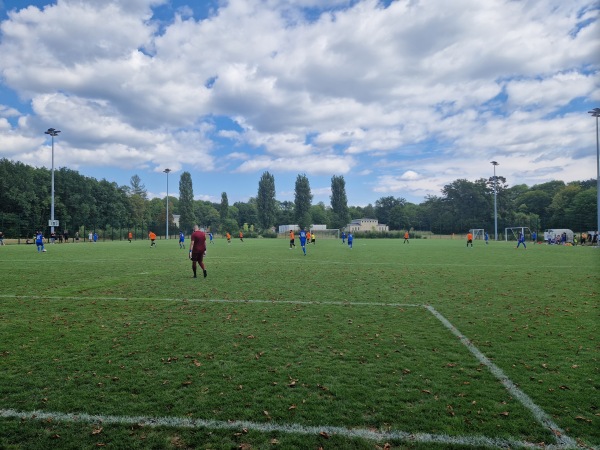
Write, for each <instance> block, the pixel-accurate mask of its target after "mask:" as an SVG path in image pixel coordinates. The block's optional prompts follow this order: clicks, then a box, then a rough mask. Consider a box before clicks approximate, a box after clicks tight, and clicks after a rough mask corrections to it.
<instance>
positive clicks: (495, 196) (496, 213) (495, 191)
mask: <svg viewBox="0 0 600 450" xmlns="http://www.w3.org/2000/svg"><path fill="white" fill-rule="evenodd" d="M491 164H492V165H493V166H494V240H495V241H497V240H498V178H496V166H498V165H499V163H497V162H496V161H491Z"/></svg>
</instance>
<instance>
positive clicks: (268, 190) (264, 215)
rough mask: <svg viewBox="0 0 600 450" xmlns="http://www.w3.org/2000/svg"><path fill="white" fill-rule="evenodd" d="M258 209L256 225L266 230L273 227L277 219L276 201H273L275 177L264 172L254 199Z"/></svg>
mask: <svg viewBox="0 0 600 450" xmlns="http://www.w3.org/2000/svg"><path fill="white" fill-rule="evenodd" d="M256 207H257V209H258V224H259V225H260V227H261V228H263V229H266V228H270V227H272V226H273V225H275V220H276V218H277V200H276V199H275V177H274V176H273V175H271V174H270V173H269V172H265V173H263V174H262V177H260V181H259V182H258V196H257V198H256Z"/></svg>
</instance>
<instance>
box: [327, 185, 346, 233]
mask: <svg viewBox="0 0 600 450" xmlns="http://www.w3.org/2000/svg"><path fill="white" fill-rule="evenodd" d="M330 198H331V210H332V212H333V214H332V219H331V221H332V227H333V228H343V227H345V226H346V225H347V224H348V222H349V221H350V214H349V212H348V197H346V181H344V177H343V176H339V177H338V176H335V175H334V176H333V177H331V197H330Z"/></svg>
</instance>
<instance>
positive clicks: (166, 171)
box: [163, 169, 171, 239]
mask: <svg viewBox="0 0 600 450" xmlns="http://www.w3.org/2000/svg"><path fill="white" fill-rule="evenodd" d="M163 172H164V173H166V174H167V233H166V234H167V236H166V237H165V239H169V172H171V169H165V170H163Z"/></svg>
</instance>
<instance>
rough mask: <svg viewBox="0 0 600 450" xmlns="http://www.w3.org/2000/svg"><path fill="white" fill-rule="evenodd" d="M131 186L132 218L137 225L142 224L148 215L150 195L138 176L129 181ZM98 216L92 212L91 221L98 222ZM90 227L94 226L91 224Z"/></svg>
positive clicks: (130, 203)
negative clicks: (147, 206)
mask: <svg viewBox="0 0 600 450" xmlns="http://www.w3.org/2000/svg"><path fill="white" fill-rule="evenodd" d="M129 184H130V185H131V187H130V189H129V205H130V208H131V218H132V219H133V221H134V222H135V223H137V224H141V223H142V222H143V221H144V219H145V215H146V202H147V200H148V194H147V192H146V187H145V186H144V185H143V184H142V180H141V179H140V177H139V176H138V175H134V176H132V177H131V179H130V180H129ZM95 216H96V214H95V212H94V211H91V212H90V221H91V222H94V223H95V222H96V217H95ZM88 225H93V223H89V224H88Z"/></svg>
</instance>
